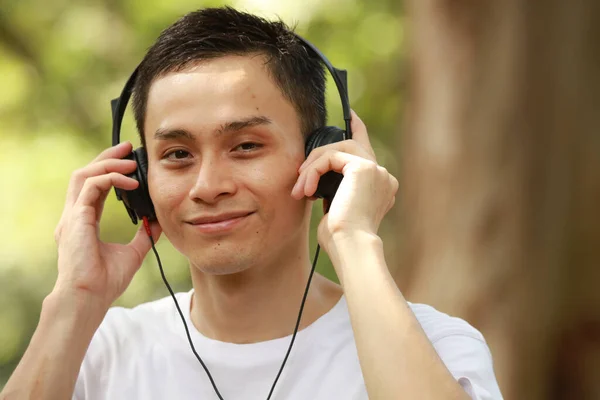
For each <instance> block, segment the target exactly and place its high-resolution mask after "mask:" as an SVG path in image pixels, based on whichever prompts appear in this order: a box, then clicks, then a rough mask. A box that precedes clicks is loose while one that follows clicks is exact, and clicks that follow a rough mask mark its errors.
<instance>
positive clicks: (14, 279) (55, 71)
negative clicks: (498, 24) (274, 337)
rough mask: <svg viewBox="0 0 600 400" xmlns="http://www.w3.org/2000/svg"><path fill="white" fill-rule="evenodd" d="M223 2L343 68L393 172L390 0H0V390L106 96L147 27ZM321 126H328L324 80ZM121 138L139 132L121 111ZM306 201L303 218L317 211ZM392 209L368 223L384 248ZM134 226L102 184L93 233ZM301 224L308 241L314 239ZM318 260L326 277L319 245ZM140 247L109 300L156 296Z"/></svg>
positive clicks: (106, 118)
mask: <svg viewBox="0 0 600 400" xmlns="http://www.w3.org/2000/svg"><path fill="white" fill-rule="evenodd" d="M223 4H229V5H232V6H235V7H237V8H240V9H243V10H247V11H251V12H256V13H257V14H259V15H262V16H265V17H267V18H277V17H280V18H281V19H283V20H284V21H285V22H287V23H288V24H290V25H295V26H296V30H297V32H298V33H300V34H301V35H303V36H304V37H306V38H307V39H309V40H310V41H311V42H313V43H314V44H315V45H316V46H317V47H319V48H320V49H321V50H322V51H323V52H324V53H325V54H326V55H327V56H328V58H329V59H330V60H331V61H332V62H333V64H334V65H336V66H337V67H341V68H346V69H347V70H348V73H349V92H350V99H351V104H352V107H353V108H354V109H355V110H356V111H357V112H358V114H359V115H360V116H361V118H362V119H363V120H364V121H365V123H366V124H367V126H368V128H369V133H370V136H371V141H372V143H373V146H374V148H375V150H376V153H377V156H378V160H379V162H380V164H382V165H384V166H386V167H387V168H388V169H389V170H390V171H391V172H392V173H397V171H398V165H397V160H396V158H395V154H397V151H395V150H396V149H395V146H396V144H395V140H394V138H395V137H396V136H397V134H398V133H399V122H400V114H401V110H402V100H403V98H402V95H401V94H402V93H403V92H404V81H403V77H404V76H405V74H404V73H403V71H402V68H403V67H404V63H403V56H404V54H405V48H404V44H405V42H404V31H403V26H404V22H403V15H404V14H403V10H402V6H401V4H399V2H397V1H393V0H369V1H367V0H303V1H300V0H293V1H291V0H290V1H276V0H239V1H232V2H221V1H210V0H204V1H200V2H198V1H191V0H143V1H142V0H127V1H120V0H104V1H101V0H87V1H73V0H68V1H67V0H18V1H17V0H0V93H1V95H0V182H1V189H0V193H1V196H0V222H1V223H2V229H1V230H0V389H1V388H2V387H3V386H4V383H5V382H6V380H7V379H8V377H9V376H10V374H11V373H12V371H13V370H14V368H15V367H16V365H17V363H18V361H19V360H20V358H21V356H22V354H23V352H24V351H25V349H26V347H27V345H28V343H29V339H30V338H31V335H32V334H33V332H34V330H35V327H36V325H37V322H38V318H39V312H40V308H41V303H42V300H43V299H44V297H45V296H46V295H47V294H48V293H49V292H50V291H51V290H52V287H53V284H54V281H55V278H56V246H55V243H54V239H53V232H54V228H55V226H56V223H57V222H58V220H59V218H60V215H61V212H62V207H63V201H64V198H65V192H66V189H67V185H68V181H69V178H70V175H71V173H72V171H73V170H75V169H76V168H79V167H81V166H83V165H85V164H87V163H88V162H89V161H90V160H91V159H93V158H94V157H95V156H96V154H98V153H99V152H100V151H101V150H102V149H104V148H106V147H108V146H109V145H110V108H109V101H110V99H111V98H113V97H116V96H117V95H118V94H119V93H120V90H121V88H122V85H123V84H124V83H125V80H126V78H127V77H128V76H129V74H130V73H131V71H132V70H133V68H134V67H135V65H136V64H137V63H138V62H139V61H140V60H141V58H142V57H143V55H144V52H145V50H146V49H147V48H148V47H149V46H150V45H151V44H152V42H153V41H154V39H155V38H156V37H157V36H158V34H159V33H160V31H161V30H162V29H164V28H165V27H167V26H168V25H169V24H171V23H172V22H174V20H175V19H177V18H178V17H180V16H181V15H183V14H185V13H186V12H189V11H192V10H195V9H197V8H200V7H206V6H219V5H223ZM327 99H328V106H329V109H330V112H329V115H330V120H329V123H330V124H338V125H339V124H341V113H340V106H339V97H338V94H337V92H336V91H335V86H334V85H333V84H332V81H331V79H330V82H329V90H328V93H327ZM123 132H124V138H125V139H129V140H132V141H133V143H134V144H137V143H139V141H138V139H137V134H136V132H135V129H134V124H133V120H132V118H131V115H130V114H129V115H128V116H126V121H125V123H124V128H123ZM318 206H319V207H315V209H316V210H315V214H314V217H313V227H316V224H317V223H318V220H319V217H320V216H321V215H322V213H321V212H320V203H319V204H318ZM392 220H393V219H392V218H389V217H388V218H387V219H386V221H384V224H383V226H382V229H381V234H382V236H383V238H384V241H385V243H386V252H388V253H393V251H394V249H393V241H391V240H386V238H393V235H394V230H393V227H392V222H391V221H392ZM135 229H136V228H135V227H134V226H133V225H132V224H131V223H130V222H129V219H128V218H127V216H126V213H125V210H124V209H123V207H122V205H121V204H118V203H117V201H116V199H115V197H114V195H111V196H109V199H108V200H107V204H106V207H105V212H104V215H103V219H102V222H101V236H102V238H103V239H105V240H110V241H120V242H127V241H128V240H129V239H130V238H131V237H132V236H133V234H134V232H135ZM314 234H315V230H314V229H313V232H312V233H311V235H312V244H313V245H312V247H313V250H314V246H316V242H315V237H314ZM158 250H159V252H160V254H161V258H162V259H163V264H164V265H165V272H166V274H167V277H168V279H169V283H170V284H171V285H172V287H173V289H174V290H175V291H181V290H188V289H189V288H190V287H191V282H190V280H189V270H188V266H187V262H186V260H185V259H184V258H183V257H182V256H181V255H180V254H178V253H177V251H176V250H175V249H174V248H173V247H172V246H171V245H170V244H169V243H168V241H167V240H166V239H165V238H164V237H163V238H162V239H161V240H160V242H159V245H158ZM321 254H322V256H321V259H320V261H319V267H318V268H319V271H320V272H321V273H323V274H324V275H326V276H328V277H330V278H331V279H334V280H335V279H336V278H335V273H334V272H333V270H332V268H331V264H330V263H329V261H328V260H327V257H326V255H325V254H324V253H321ZM167 295H168V292H167V290H166V288H165V287H164V284H163V282H162V280H161V278H160V274H159V271H158V267H157V265H156V261H155V260H154V258H153V257H147V259H146V261H145V263H144V265H143V266H142V268H141V269H140V271H139V273H138V274H137V275H136V276H135V278H134V280H133V282H132V284H131V285H130V287H129V288H128V289H127V291H126V292H125V293H124V295H123V296H122V297H121V298H120V299H119V300H118V301H117V303H116V304H118V305H123V306H134V305H136V304H139V303H142V302H145V301H150V300H153V299H157V298H160V297H164V296H167Z"/></svg>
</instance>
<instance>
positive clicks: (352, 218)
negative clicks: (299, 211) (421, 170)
mask: <svg viewBox="0 0 600 400" xmlns="http://www.w3.org/2000/svg"><path fill="white" fill-rule="evenodd" d="M351 127H352V134H353V135H352V136H353V137H352V139H349V140H344V141H341V142H337V143H332V144H328V145H325V146H322V147H318V148H316V149H314V150H313V151H312V152H311V153H310V154H309V156H308V157H307V159H306V160H305V161H304V163H303V164H302V165H301V166H300V169H299V173H300V176H299V178H298V181H297V182H296V185H295V186H294V188H293V189H292V193H291V194H292V197H294V198H296V199H301V198H302V197H303V196H307V197H311V196H313V194H314V193H315V191H316V190H317V185H318V183H319V179H320V177H321V176H322V175H324V174H325V173H326V172H328V171H336V172H339V173H341V174H343V175H344V179H342V182H341V184H340V186H339V188H338V190H337V192H336V194H335V197H334V198H333V201H332V203H331V205H330V208H329V212H328V213H327V214H325V216H324V217H323V219H322V220H321V222H320V223H319V229H318V240H319V243H320V244H321V246H323V248H324V249H325V250H326V251H327V252H328V253H329V248H330V246H331V244H332V241H334V240H336V239H337V238H346V237H350V236H352V235H354V234H356V233H367V234H372V235H377V231H378V229H379V224H380V223H381V220H382V219H383V217H384V216H385V214H387V212H388V211H389V210H390V209H391V208H392V206H393V205H394V202H395V199H396V192H397V191H398V180H397V179H396V178H394V177H393V176H392V175H391V174H390V173H389V172H388V171H387V170H386V169H385V168H384V167H382V166H380V165H378V164H377V160H376V158H375V152H374V151H373V148H372V147H371V142H370V140H369V135H368V133H367V127H366V126H365V124H364V123H363V122H362V121H361V119H360V118H359V117H358V116H357V115H356V113H355V112H354V111H352V120H351ZM324 206H326V205H324Z"/></svg>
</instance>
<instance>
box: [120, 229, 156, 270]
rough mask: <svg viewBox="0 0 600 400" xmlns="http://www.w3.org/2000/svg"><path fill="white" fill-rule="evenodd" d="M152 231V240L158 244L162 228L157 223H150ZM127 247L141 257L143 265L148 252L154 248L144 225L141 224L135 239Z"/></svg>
mask: <svg viewBox="0 0 600 400" xmlns="http://www.w3.org/2000/svg"><path fill="white" fill-rule="evenodd" d="M150 230H151V232H152V239H153V240H154V243H156V242H157V241H158V239H159V238H160V235H161V233H162V228H161V226H160V224H159V223H158V222H157V221H154V222H150ZM127 246H128V247H130V248H132V249H133V250H135V252H136V253H137V254H138V255H139V257H140V264H141V262H142V261H143V260H144V257H146V254H147V253H148V251H150V249H151V248H152V242H150V238H149V237H148V233H147V232H146V228H145V226H144V224H143V223H142V224H140V227H139V228H138V231H137V233H136V234H135V237H134V238H133V239H132V240H131V242H129V244H128V245H127Z"/></svg>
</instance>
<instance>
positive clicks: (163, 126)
mask: <svg viewBox="0 0 600 400" xmlns="http://www.w3.org/2000/svg"><path fill="white" fill-rule="evenodd" d="M324 85H325V80H324V72H323V67H322V66H321V63H320V60H319V59H318V57H317V56H316V55H313V54H312V52H311V51H307V50H306V49H305V48H304V46H303V45H302V44H301V43H300V42H299V41H298V39H297V38H296V37H295V36H294V35H293V34H292V33H291V32H290V31H288V30H287V28H285V26H284V25H283V24H282V23H280V22H275V23H270V22H266V21H264V20H262V19H260V18H257V17H254V16H251V15H247V14H242V13H239V12H237V11H234V10H232V9H228V8H226V9H216V10H215V9H209V10H203V11H199V12H196V13H192V14H189V15H187V16H186V17H184V18H183V19H181V20H179V21H178V22H177V23H175V24H174V25H173V26H171V27H170V28H168V29H167V30H166V31H165V32H163V33H162V34H161V36H160V38H159V39H158V41H157V43H156V44H155V45H154V46H152V48H151V49H150V50H149V52H148V55H147V56H146V58H145V59H144V61H143V62H142V65H141V67H140V75H139V80H138V83H137V86H136V88H135V89H134V90H137V92H134V112H135V115H136V120H137V123H138V126H139V128H140V133H142V135H143V139H144V146H145V148H146V151H147V154H148V162H149V164H148V165H149V167H148V187H149V192H150V196H151V198H152V201H153V203H154V206H155V210H156V215H157V217H158V220H159V222H160V224H161V226H162V228H163V231H164V232H165V234H166V235H167V237H168V238H169V239H170V241H171V242H172V243H173V245H174V246H175V247H176V248H177V249H178V250H179V251H180V252H181V253H183V254H184V255H185V256H187V257H188V258H189V259H190V260H191V262H192V264H193V265H194V266H195V267H196V269H199V270H202V271H204V272H208V273H213V274H229V273H234V272H238V271H243V270H246V269H248V268H250V267H251V266H253V265H257V264H258V265H266V264H270V263H273V262H275V260H278V261H279V262H286V261H285V260H283V259H282V258H285V257H289V258H290V260H287V261H292V260H294V261H297V260H298V256H297V255H298V254H299V253H298V252H299V251H306V250H307V247H306V246H303V245H306V244H307V240H308V238H307V235H306V233H307V229H308V222H309V221H308V216H309V215H310V212H309V211H310V204H308V203H307V202H306V201H297V200H295V199H293V198H292V197H291V196H290V193H291V190H292V187H293V185H294V184H295V182H296V179H297V177H298V172H297V170H298V167H299V165H300V164H301V163H302V161H303V160H304V142H305V137H306V135H307V134H309V133H310V132H311V131H312V130H313V129H316V128H318V127H320V126H322V125H323V124H324V123H325V121H324V120H325V108H324ZM232 217H241V218H233V219H232ZM215 220H216V221H223V220H225V222H218V223H215ZM211 222H212V223H211Z"/></svg>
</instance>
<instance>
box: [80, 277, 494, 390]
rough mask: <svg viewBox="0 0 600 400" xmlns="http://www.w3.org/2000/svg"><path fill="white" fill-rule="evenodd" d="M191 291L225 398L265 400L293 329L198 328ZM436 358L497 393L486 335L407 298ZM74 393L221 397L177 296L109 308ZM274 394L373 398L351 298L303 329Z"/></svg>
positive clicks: (470, 385)
mask: <svg viewBox="0 0 600 400" xmlns="http://www.w3.org/2000/svg"><path fill="white" fill-rule="evenodd" d="M192 292H193V289H192V290H190V291H189V292H183V293H177V294H176V297H177V301H178V302H179V305H180V307H181V310H182V312H183V314H184V317H185V319H186V323H187V325H188V329H189V330H190V336H191V338H192V341H193V343H194V347H195V348H196V351H197V352H198V354H199V355H200V357H201V358H202V360H203V361H204V363H205V364H206V365H207V367H208V369H209V371H210V373H211V374H212V376H213V378H214V380H215V382H216V385H217V388H218V389H219V391H220V393H221V395H222V396H223V398H224V399H225V400H265V399H266V398H267V395H268V393H269V391H270V389H271V385H272V384H273V380H274V379H275V376H276V375H277V372H278V371H279V368H280V366H281V363H282V361H283V358H284V356H285V353H286V351H287V349H288V346H289V343H290V339H291V335H290V336H288V337H285V338H280V339H274V340H269V341H266V342H260V343H251V344H233V343H225V342H220V341H217V340H213V339H210V338H207V337H205V336H203V335H202V334H200V333H199V332H198V330H197V329H196V328H194V325H193V324H192V323H191V321H190V301H191V294H192ZM410 306H411V308H412V310H413V312H414V313H415V315H416V317H417V319H418V320H419V322H420V323H421V325H422V326H423V328H424V330H425V332H426V334H427V336H428V337H429V339H430V340H431V342H432V343H433V345H434V347H435V349H436V350H437V352H438V354H439V355H440V356H441V358H442V360H443V361H444V363H445V364H446V366H447V367H448V369H449V370H450V371H451V372H452V374H453V376H454V377H455V378H456V379H457V380H458V381H459V383H460V384H461V385H462V386H463V387H464V388H465V390H466V391H467V393H469V394H470V395H471V397H472V398H473V399H481V400H484V399H486V400H487V399H501V398H502V396H501V394H500V391H499V389H498V385H497V383H496V379H495V377H494V371H493V368H492V358H491V354H490V351H489V349H488V346H487V345H486V343H485V341H484V339H483V336H482V335H481V333H479V332H478V331H477V330H476V329H474V328H473V327H471V326H470V325H469V324H467V323H466V322H465V321H463V320H461V319H458V318H453V317H450V316H448V315H446V314H443V313H440V312H438V311H436V310H435V309H434V308H432V307H430V306H427V305H422V304H410ZM73 399H77V400H83V399H86V400H98V399H102V400H104V399H110V400H121V399H123V400H125V399H126V400H131V399H143V400H154V399H177V400H188V399H189V400H191V399H194V400H213V399H218V397H217V395H216V394H215V392H214V391H213V388H212V385H211V384H210V381H209V379H208V377H207V375H206V373H205V371H204V369H203V368H202V366H201V365H200V363H199V362H198V360H197V359H196V357H195V355H194V354H193V352H192V350H191V348H190V345H189V342H188V339H187V336H186V333H185V329H184V327H183V322H182V321H181V317H180V316H179V313H178V312H177V309H176V308H175V303H174V302H173V299H172V298H171V297H170V296H168V297H165V298H163V299H160V300H156V301H153V302H149V303H144V304H141V305H139V306H137V307H135V308H133V309H126V308H122V307H113V308H111V309H110V310H109V311H108V313H107V315H106V317H105V318H104V321H103V322H102V324H101V325H100V327H99V329H98V330H97V331H96V333H95V335H94V337H93V339H92V342H91V343H90V346H89V348H88V350H87V353H86V356H85V358H84V361H83V363H82V365H81V370H80V372H79V377H78V379H77V383H76V386H75V393H74V396H73ZM271 399H273V400H283V399H285V400H309V399H310V400H338V399H339V400H367V399H368V397H367V391H366V388H365V384H364V380H363V377H362V373H361V369H360V365H359V361H358V355H357V351H356V345H355V343H354V335H353V331H352V327H351V325H350V318H349V314H348V308H347V304H346V299H345V297H344V296H342V297H341V299H340V300H339V302H338V303H337V304H336V305H335V306H334V307H333V308H332V309H331V310H330V311H329V312H327V313H326V314H325V315H323V316H322V317H321V318H319V319H318V320H317V321H315V322H314V323H313V324H312V325H310V326H308V327H306V328H305V329H303V330H301V331H299V332H298V334H297V335H296V341H295V342H294V346H293V348H292V352H291V354H290V357H289V359H288V361H287V363H286V365H285V367H284V369H283V372H282V374H281V377H280V378H279V381H278V382H277V386H276V387H275V392H274V394H273V396H272V397H271Z"/></svg>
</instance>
